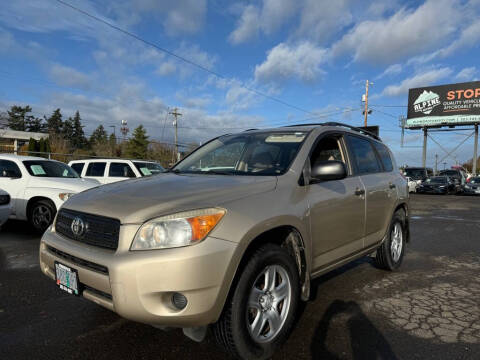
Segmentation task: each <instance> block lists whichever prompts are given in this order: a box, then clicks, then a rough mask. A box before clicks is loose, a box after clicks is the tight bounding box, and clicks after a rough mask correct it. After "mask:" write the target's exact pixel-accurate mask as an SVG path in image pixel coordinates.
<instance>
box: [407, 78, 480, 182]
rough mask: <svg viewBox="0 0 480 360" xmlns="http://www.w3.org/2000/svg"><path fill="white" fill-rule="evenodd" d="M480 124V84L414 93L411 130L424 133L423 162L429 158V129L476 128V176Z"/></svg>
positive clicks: (409, 121)
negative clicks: (479, 127) (421, 130)
mask: <svg viewBox="0 0 480 360" xmlns="http://www.w3.org/2000/svg"><path fill="white" fill-rule="evenodd" d="M479 123H480V81H473V82H466V83H458V84H450V85H439V86H430V87H422V88H416V89H410V90H409V92H408V115H407V120H406V121H405V128H407V129H423V132H424V139H423V159H422V163H423V166H425V163H426V155H427V152H426V151H427V137H428V129H429V128H441V127H444V126H447V127H456V126H472V125H473V126H474V127H475V132H474V134H475V144H474V156H473V159H474V161H473V172H474V173H476V163H477V162H476V159H477V144H478V124H479ZM472 135H473V133H472Z"/></svg>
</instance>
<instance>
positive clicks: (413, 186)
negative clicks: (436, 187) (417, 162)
mask: <svg viewBox="0 0 480 360" xmlns="http://www.w3.org/2000/svg"><path fill="white" fill-rule="evenodd" d="M407 184H408V192H417V186H418V183H417V181H416V180H413V179H412V178H411V177H409V176H407Z"/></svg>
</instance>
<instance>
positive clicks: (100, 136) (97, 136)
mask: <svg viewBox="0 0 480 360" xmlns="http://www.w3.org/2000/svg"><path fill="white" fill-rule="evenodd" d="M106 142H107V132H106V131H105V128H104V127H103V125H98V127H97V128H96V129H95V131H94V132H93V133H92V136H90V144H91V145H92V146H94V145H99V144H105V143H106Z"/></svg>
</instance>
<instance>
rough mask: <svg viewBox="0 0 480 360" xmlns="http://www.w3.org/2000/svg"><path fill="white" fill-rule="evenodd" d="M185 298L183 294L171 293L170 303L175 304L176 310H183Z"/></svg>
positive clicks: (185, 302) (185, 303) (185, 304)
mask: <svg viewBox="0 0 480 360" xmlns="http://www.w3.org/2000/svg"><path fill="white" fill-rule="evenodd" d="M187 303H188V301H187V298H186V297H185V295H183V294H180V293H177V292H176V293H173V295H172V304H173V306H175V307H176V308H177V309H178V310H183V309H185V307H186V306H187Z"/></svg>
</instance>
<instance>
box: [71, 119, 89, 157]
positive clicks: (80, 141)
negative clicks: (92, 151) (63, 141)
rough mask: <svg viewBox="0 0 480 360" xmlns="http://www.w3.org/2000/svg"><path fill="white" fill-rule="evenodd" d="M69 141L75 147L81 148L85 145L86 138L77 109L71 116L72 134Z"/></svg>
mask: <svg viewBox="0 0 480 360" xmlns="http://www.w3.org/2000/svg"><path fill="white" fill-rule="evenodd" d="M71 143H72V146H73V147H74V148H75V149H82V148H84V147H85V146H86V145H87V139H86V138H85V133H84V131H83V126H82V119H81V118H80V113H79V112H78V110H77V112H76V113H75V115H74V117H73V134H72V139H71Z"/></svg>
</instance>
